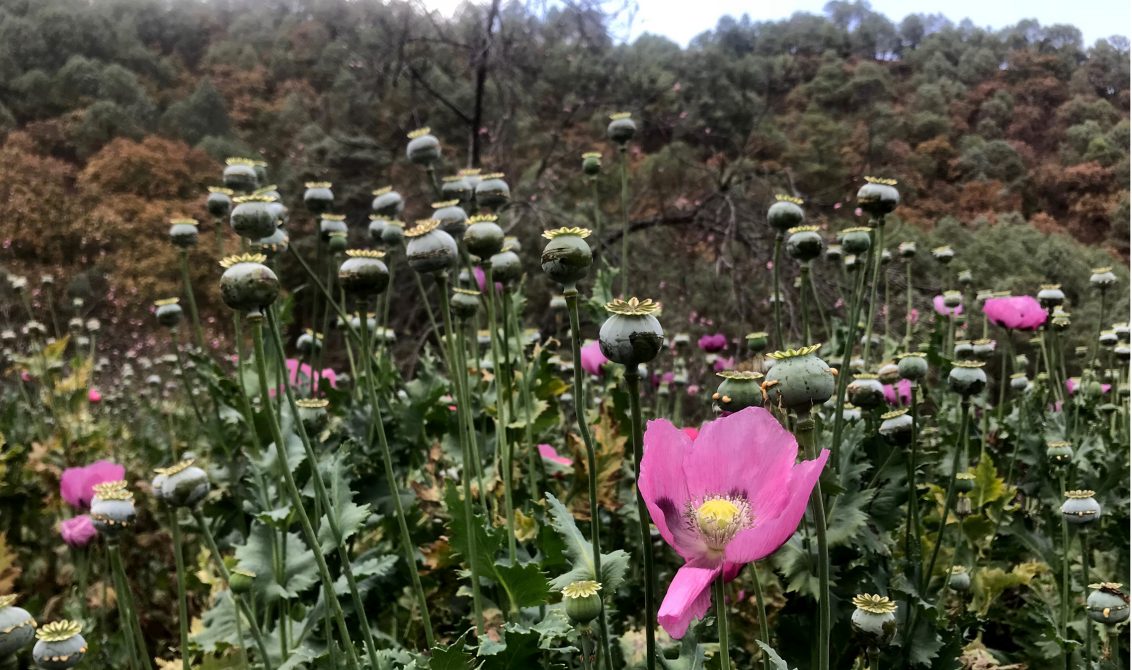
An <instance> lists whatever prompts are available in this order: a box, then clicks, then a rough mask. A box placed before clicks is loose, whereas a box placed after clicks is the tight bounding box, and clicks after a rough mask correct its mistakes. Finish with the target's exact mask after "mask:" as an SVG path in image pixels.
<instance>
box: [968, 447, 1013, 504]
mask: <svg viewBox="0 0 1132 670" xmlns="http://www.w3.org/2000/svg"><path fill="white" fill-rule="evenodd" d="M970 495H971V497H972V498H974V499H975V505H977V506H978V507H982V506H983V505H986V504H987V503H989V502H994V501H995V500H999V499H1000V498H1002V497H1003V496H1004V495H1006V481H1005V480H1003V479H1002V478H1001V477H999V476H998V471H997V470H995V468H994V461H993V460H992V459H991V457H990V454H983V456H982V458H980V459H979V464H978V465H977V466H976V467H975V490H974V491H972V492H971V494H970Z"/></svg>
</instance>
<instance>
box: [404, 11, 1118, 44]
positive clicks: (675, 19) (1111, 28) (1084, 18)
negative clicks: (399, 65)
mask: <svg viewBox="0 0 1132 670" xmlns="http://www.w3.org/2000/svg"><path fill="white" fill-rule="evenodd" d="M419 1H420V2H422V4H424V5H425V6H426V7H428V8H430V9H438V10H440V11H441V12H443V13H445V14H447V13H450V12H451V11H452V9H453V8H454V7H456V6H457V5H459V4H461V3H462V2H463V0H419ZM826 2H827V0H773V1H771V0H637V3H638V11H637V15H636V17H635V19H634V22H633V25H632V33H631V35H630V36H629V37H630V38H635V37H636V36H637V35H640V34H641V33H643V32H651V33H658V34H660V35H664V36H666V37H668V38H669V39H671V40H673V41H675V42H678V43H679V44H681V45H683V46H686V45H687V44H688V41H689V40H691V39H692V38H693V37H695V36H696V35H698V34H700V33H702V32H704V31H705V30H710V29H712V28H714V27H715V24H716V22H717V21H718V20H719V18H720V17H721V16H724V15H728V14H729V15H732V16H735V17H739V16H742V15H743V14H744V13H746V14H748V15H750V17H751V18H752V19H754V20H773V19H784V18H786V17H788V16H790V15H791V14H793V13H794V12H810V13H813V14H821V13H822V7H824V6H825V4H826ZM870 4H871V5H872V8H873V10H874V11H878V12H880V13H882V14H885V15H886V16H888V17H889V18H890V19H892V20H893V21H895V22H899V21H900V19H902V18H904V17H905V16H907V15H908V14H936V13H939V14H943V15H944V16H946V17H947V18H949V19H951V20H952V21H954V22H956V23H958V22H959V21H961V20H963V19H964V18H970V19H971V20H972V21H974V22H975V24H976V25H978V26H981V27H990V28H1002V27H1004V26H1008V25H1013V24H1015V23H1017V22H1018V21H1020V20H1021V19H1026V18H1034V19H1037V20H1038V21H1039V22H1040V23H1041V24H1042V25H1049V24H1054V23H1068V24H1071V25H1075V26H1077V27H1078V28H1079V29H1080V30H1081V34H1082V35H1083V36H1084V40H1085V45H1086V46H1090V45H1092V44H1093V42H1095V41H1096V40H1098V39H1102V38H1105V37H1108V36H1110V35H1123V36H1124V37H1128V36H1129V34H1130V32H1132V0H1075V1H1073V2H1067V1H1066V0H1028V1H1026V2H1020V1H1019V0H870Z"/></svg>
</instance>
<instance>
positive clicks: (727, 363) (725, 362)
mask: <svg viewBox="0 0 1132 670" xmlns="http://www.w3.org/2000/svg"><path fill="white" fill-rule="evenodd" d="M733 367H735V359H734V358H723V357H722V356H721V357H719V358H717V359H715V360H714V361H712V364H711V369H712V370H713V371H714V372H723V371H724V370H730V369H731V368H733Z"/></svg>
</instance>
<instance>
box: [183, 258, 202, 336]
mask: <svg viewBox="0 0 1132 670" xmlns="http://www.w3.org/2000/svg"><path fill="white" fill-rule="evenodd" d="M181 282H182V283H183V284H184V289H185V301H186V302H188V303H189V316H190V317H191V318H192V320H193V336H194V338H195V339H196V343H197V349H199V350H200V351H202V352H203V351H204V331H203V330H201V327H200V313H199V312H197V299H196V295H194V294H193V280H192V278H191V277H190V276H189V252H188V251H187V250H182V251H181Z"/></svg>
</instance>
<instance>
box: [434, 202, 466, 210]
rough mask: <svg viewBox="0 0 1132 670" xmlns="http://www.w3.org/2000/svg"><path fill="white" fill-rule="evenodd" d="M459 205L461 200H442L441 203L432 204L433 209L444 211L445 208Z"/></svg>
mask: <svg viewBox="0 0 1132 670" xmlns="http://www.w3.org/2000/svg"><path fill="white" fill-rule="evenodd" d="M459 204H460V201H459V200H441V201H440V202H434V203H432V208H433V209H444V208H445V207H455V206H456V205H459Z"/></svg>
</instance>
